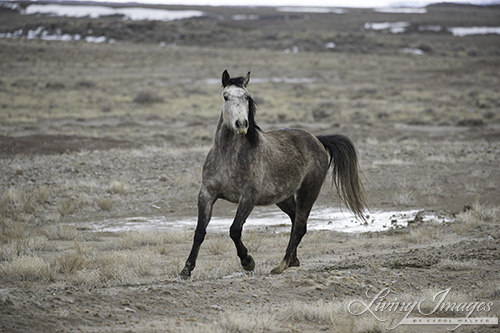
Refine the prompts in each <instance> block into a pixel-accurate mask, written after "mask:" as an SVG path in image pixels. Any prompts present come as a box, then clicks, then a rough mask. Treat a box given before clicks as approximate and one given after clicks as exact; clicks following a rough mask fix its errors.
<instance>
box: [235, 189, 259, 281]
mask: <svg viewBox="0 0 500 333" xmlns="http://www.w3.org/2000/svg"><path fill="white" fill-rule="evenodd" d="M254 206H255V205H254V203H253V202H252V201H251V200H247V199H243V198H242V199H241V200H240V202H239V204H238V209H237V210H236V216H235V218H234V221H233V224H232V225H231V228H230V230H229V235H230V236H231V239H232V240H233V242H234V245H235V246H236V251H237V253H238V257H239V258H240V261H241V266H243V269H245V270H246V271H252V270H253V269H254V268H255V261H254V260H253V258H252V256H250V255H249V254H248V250H247V248H246V247H245V245H243V242H242V241H241V232H242V230H243V224H244V223H245V221H246V219H247V217H248V216H249V215H250V213H251V212H252V209H253V207H254Z"/></svg>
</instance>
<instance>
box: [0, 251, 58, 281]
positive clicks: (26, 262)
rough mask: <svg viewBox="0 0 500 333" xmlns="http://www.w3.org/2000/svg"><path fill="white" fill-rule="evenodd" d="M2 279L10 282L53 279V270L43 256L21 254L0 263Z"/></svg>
mask: <svg viewBox="0 0 500 333" xmlns="http://www.w3.org/2000/svg"><path fill="white" fill-rule="evenodd" d="M0 279H1V280H3V281H8V282H18V281H42V280H50V279H52V270H51V269H50V266H49V265H47V264H46V263H45V262H44V261H43V259H42V258H39V257H32V256H21V257H17V258H14V259H13V260H11V261H8V262H5V263H3V264H2V265H0Z"/></svg>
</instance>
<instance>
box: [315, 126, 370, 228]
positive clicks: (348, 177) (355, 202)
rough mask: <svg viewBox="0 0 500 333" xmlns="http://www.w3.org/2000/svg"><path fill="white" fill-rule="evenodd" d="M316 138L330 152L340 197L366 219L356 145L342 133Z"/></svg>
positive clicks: (351, 209)
mask: <svg viewBox="0 0 500 333" xmlns="http://www.w3.org/2000/svg"><path fill="white" fill-rule="evenodd" d="M318 140H319V141H320V142H321V143H322V144H323V146H325V148H326V149H327V150H328V151H329V152H330V157H331V159H330V166H331V165H332V164H333V183H334V184H335V188H336V189H337V193H338V195H339V197H340V199H341V200H342V202H343V203H344V204H345V205H346V206H347V208H349V210H350V211H351V212H353V213H354V214H355V215H356V216H357V217H359V218H361V219H362V220H366V218H365V216H364V210H365V209H366V207H367V205H366V193H365V189H364V186H363V183H362V182H361V178H360V175H359V170H358V169H359V165H358V154H357V152H356V147H355V146H354V144H353V143H352V141H351V139H349V138H348V137H346V136H344V135H325V136H318Z"/></svg>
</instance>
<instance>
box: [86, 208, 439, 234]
mask: <svg viewBox="0 0 500 333" xmlns="http://www.w3.org/2000/svg"><path fill="white" fill-rule="evenodd" d="M418 212H419V210H408V211H373V212H370V214H369V218H368V222H367V223H364V222H361V221H358V220H356V219H355V218H354V215H352V214H350V213H348V212H347V211H340V210H339V209H333V208H327V207H317V208H316V209H313V211H312V212H311V215H310V217H309V221H308V224H307V230H309V231H311V230H333V231H338V232H349V233H360V232H370V231H372V232H373V231H383V230H388V229H391V228H403V227H406V226H407V225H408V221H413V220H414V219H415V216H416V215H417V213H418ZM421 217H422V218H423V220H424V221H428V220H433V219H434V220H438V221H443V220H444V218H443V217H438V216H435V215H423V216H421ZM232 221H233V218H232V217H220V216H214V217H212V220H211V222H210V224H209V226H208V229H207V231H209V232H223V233H226V232H229V227H230V225H231V223H232ZM195 227H196V217H195V216H193V217H189V218H187V217H186V218H177V219H170V218H167V217H164V216H158V217H131V218H124V219H110V220H104V221H100V222H95V223H93V224H91V228H92V229H93V230H95V231H106V232H124V231H154V232H168V231H174V230H186V229H187V230H194V229H195ZM290 227H291V223H290V220H289V219H288V217H287V216H286V215H285V214H284V213H282V212H281V211H279V210H276V209H272V208H271V207H268V208H266V207H259V209H258V210H257V209H256V210H254V211H253V212H252V214H251V215H250V217H249V218H248V220H247V222H246V223H245V229H246V230H260V231H270V232H277V233H280V232H288V231H290Z"/></svg>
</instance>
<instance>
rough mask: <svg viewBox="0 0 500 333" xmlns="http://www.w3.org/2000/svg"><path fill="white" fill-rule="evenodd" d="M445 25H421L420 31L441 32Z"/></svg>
mask: <svg viewBox="0 0 500 333" xmlns="http://www.w3.org/2000/svg"><path fill="white" fill-rule="evenodd" d="M442 30H443V27H442V26H440V25H419V26H418V31H434V32H439V31H442Z"/></svg>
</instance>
